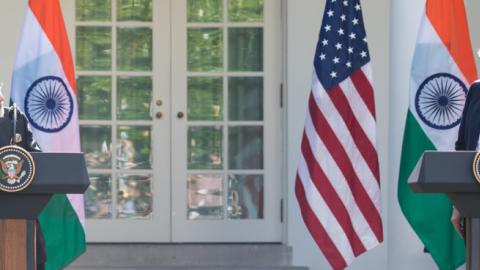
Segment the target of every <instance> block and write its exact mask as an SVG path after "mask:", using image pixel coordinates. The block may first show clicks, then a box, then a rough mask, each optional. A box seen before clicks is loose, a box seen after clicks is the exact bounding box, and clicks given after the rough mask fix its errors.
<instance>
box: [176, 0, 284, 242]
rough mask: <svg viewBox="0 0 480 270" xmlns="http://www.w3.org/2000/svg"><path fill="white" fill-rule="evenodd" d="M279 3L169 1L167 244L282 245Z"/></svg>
mask: <svg viewBox="0 0 480 270" xmlns="http://www.w3.org/2000/svg"><path fill="white" fill-rule="evenodd" d="M278 2H279V1H276V0H265V1H263V0H250V1H242V0H216V1H214V0H203V1H198V0H181V1H176V0H175V1H172V3H173V12H174V13H175V14H176V16H175V17H174V18H172V20H173V21H172V22H173V25H172V27H173V46H172V55H173V59H175V60H174V62H173V63H172V65H173V81H172V84H173V88H172V89H173V92H172V100H173V104H172V105H173V107H174V112H175V113H177V112H178V113H183V112H186V117H177V118H176V119H173V120H172V127H173V130H172V134H173V135H172V140H173V147H175V149H176V150H175V151H173V152H172V161H173V170H172V172H173V175H172V176H173V179H172V181H173V182H172V188H173V193H172V194H175V196H173V198H172V202H173V208H172V209H173V220H172V224H173V226H172V233H173V241H180V242H183V241H187V242H262V241H280V240H281V223H280V196H281V182H280V180H279V179H280V177H281V176H280V174H279V173H281V170H280V169H279V168H280V164H281V159H280V158H279V157H280V156H281V154H279V153H278V149H279V148H280V141H281V136H282V135H281V134H282V133H281V131H280V129H279V122H280V119H281V118H280V115H281V108H280V107H279V103H278V101H279V96H278V88H276V87H279V86H280V80H279V78H280V74H281V73H280V71H279V69H278V66H276V65H275V63H274V59H275V57H279V55H278V54H277V53H278V44H279V43H277V40H276V38H278V36H277V35H275V34H266V33H278V32H277V31H278V29H277V27H278V25H279V22H277V21H276V20H277V19H278V18H280V13H277V14H276V12H279V10H280V9H279V3H278ZM267 38H268V39H269V41H268V42H267V41H266V40H267ZM275 85H276V87H275ZM264 97H267V98H264ZM266 138H268V140H266ZM255 232H258V233H255Z"/></svg>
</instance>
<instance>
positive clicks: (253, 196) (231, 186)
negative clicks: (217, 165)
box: [227, 175, 263, 219]
mask: <svg viewBox="0 0 480 270" xmlns="http://www.w3.org/2000/svg"><path fill="white" fill-rule="evenodd" d="M227 212H228V217H229V218H231V219H262V218H263V176H262V175H229V176H228V206H227Z"/></svg>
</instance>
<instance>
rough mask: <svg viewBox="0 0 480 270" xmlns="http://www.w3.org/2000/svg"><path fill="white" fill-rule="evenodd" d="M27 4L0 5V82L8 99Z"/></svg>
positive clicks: (17, 0) (19, 1) (24, 0)
mask: <svg viewBox="0 0 480 270" xmlns="http://www.w3.org/2000/svg"><path fill="white" fill-rule="evenodd" d="M27 2H28V1H27V0H15V1H2V3H1V4H0V82H3V83H4V88H3V92H4V94H5V95H6V96H7V97H10V82H11V79H12V68H13V63H14V62H15V55H16V51H17V44H18V41H19V38H20V31H21V28H22V26H23V18H24V16H25V12H26V7H27ZM7 104H8V103H7Z"/></svg>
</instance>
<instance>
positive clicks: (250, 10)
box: [228, 0, 263, 22]
mask: <svg viewBox="0 0 480 270" xmlns="http://www.w3.org/2000/svg"><path fill="white" fill-rule="evenodd" d="M228 20H229V21H231V22H263V0H228Z"/></svg>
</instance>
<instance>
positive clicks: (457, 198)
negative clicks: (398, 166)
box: [408, 151, 480, 270]
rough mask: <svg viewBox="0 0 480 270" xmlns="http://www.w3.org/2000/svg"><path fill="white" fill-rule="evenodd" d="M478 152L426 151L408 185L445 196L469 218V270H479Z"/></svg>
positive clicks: (423, 191) (467, 230)
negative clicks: (476, 156) (476, 159)
mask: <svg viewBox="0 0 480 270" xmlns="http://www.w3.org/2000/svg"><path fill="white" fill-rule="evenodd" d="M475 155H476V152H475V151H451V152H436V151H425V153H424V154H423V157H422V159H421V160H420V161H419V163H418V164H417V167H416V168H415V170H414V175H413V176H412V177H411V178H410V182H409V183H408V184H409V186H410V188H411V189H412V190H413V191H414V192H417V193H444V194H446V195H447V196H448V197H449V199H450V200H451V201H452V203H453V205H454V206H455V208H457V209H458V211H459V212H460V214H461V215H462V216H463V217H465V218H466V225H467V226H466V242H467V243H466V248H467V269H468V270H478V269H480V183H479V182H478V181H477V180H476V179H475V177H474V174H473V161H474V158H475Z"/></svg>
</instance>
